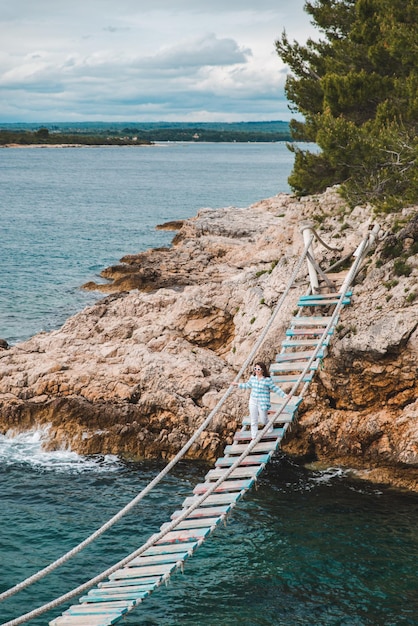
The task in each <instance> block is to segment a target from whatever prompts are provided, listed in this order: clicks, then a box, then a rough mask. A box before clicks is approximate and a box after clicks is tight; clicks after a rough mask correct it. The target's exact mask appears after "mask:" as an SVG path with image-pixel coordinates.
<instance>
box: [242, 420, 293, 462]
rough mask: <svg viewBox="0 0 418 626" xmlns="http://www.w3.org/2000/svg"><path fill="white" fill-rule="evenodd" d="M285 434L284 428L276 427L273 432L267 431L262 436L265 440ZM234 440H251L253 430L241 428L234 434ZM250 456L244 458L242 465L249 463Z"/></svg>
mask: <svg viewBox="0 0 418 626" xmlns="http://www.w3.org/2000/svg"><path fill="white" fill-rule="evenodd" d="M283 434H284V430H283V428H274V429H273V430H272V432H271V433H265V434H264V435H263V437H262V441H263V440H272V439H279V438H280V437H283ZM234 441H251V432H250V431H249V430H248V431H246V430H240V431H238V432H236V433H235V435H234ZM248 458H249V457H247V458H246V459H244V461H243V462H242V463H241V465H249V464H250V462H248V463H247V459H248Z"/></svg>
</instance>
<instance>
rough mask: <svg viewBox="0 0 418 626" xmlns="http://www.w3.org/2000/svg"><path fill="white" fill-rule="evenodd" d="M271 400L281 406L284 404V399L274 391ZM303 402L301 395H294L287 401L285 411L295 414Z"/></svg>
mask: <svg viewBox="0 0 418 626" xmlns="http://www.w3.org/2000/svg"><path fill="white" fill-rule="evenodd" d="M270 401H271V403H272V404H275V405H277V404H280V406H282V405H283V404H284V399H283V398H282V397H281V396H279V395H278V394H277V393H274V392H273V393H271V394H270ZM301 402H302V398H301V397H300V396H296V395H295V396H293V397H292V398H290V400H289V402H288V403H287V405H286V407H285V409H284V411H283V413H289V414H293V413H294V412H295V411H296V409H297V408H298V406H299V404H300V403H301Z"/></svg>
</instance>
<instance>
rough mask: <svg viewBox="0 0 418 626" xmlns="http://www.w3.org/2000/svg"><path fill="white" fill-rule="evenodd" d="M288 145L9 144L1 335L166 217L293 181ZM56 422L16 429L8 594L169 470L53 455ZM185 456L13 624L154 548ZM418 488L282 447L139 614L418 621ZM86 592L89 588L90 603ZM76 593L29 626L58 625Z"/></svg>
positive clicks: (69, 306)
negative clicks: (406, 488)
mask: <svg viewBox="0 0 418 626" xmlns="http://www.w3.org/2000/svg"><path fill="white" fill-rule="evenodd" d="M292 165H293V155H292V153H290V152H289V150H288V149H287V147H286V145H285V144H283V143H248V144H247V143H245V144H243V143H231V144H215V143H213V144H211V143H207V144H204V143H165V144H160V145H156V146H151V147H106V148H99V147H97V148H24V149H23V148H22V149H20V148H19V149H1V150H0V225H1V235H2V236H1V238H2V242H1V246H0V262H1V276H2V278H1V280H0V338H3V339H6V340H7V341H8V342H9V344H11V345H14V344H17V343H19V342H21V341H24V340H25V339H27V338H29V337H31V336H32V335H34V334H36V333H38V332H40V331H49V330H52V329H55V328H58V327H59V326H60V325H61V324H62V323H63V322H64V321H65V320H66V319H67V318H68V317H69V316H71V315H73V314H74V313H76V312H77V311H80V310H81V309H82V308H83V307H84V306H86V305H89V304H91V303H92V302H94V301H95V300H97V299H98V298H100V297H102V295H101V294H95V293H93V292H85V291H83V290H82V289H80V286H81V285H82V284H83V283H85V282H87V281H90V280H94V281H96V282H97V281H99V282H100V280H101V279H100V272H101V270H102V269H104V268H105V267H107V266H109V265H114V264H116V263H118V262H119V259H120V258H121V257H122V256H123V255H125V254H134V253H137V252H141V251H143V250H145V249H147V248H149V247H156V246H169V245H170V243H171V240H172V237H173V233H172V232H171V233H170V232H166V231H159V230H156V229H155V227H156V225H158V224H161V223H164V222H167V221H171V220H178V219H183V218H188V217H191V216H193V215H196V213H197V211H198V210H199V209H200V208H213V209H216V208H219V207H225V206H237V207H248V206H250V205H251V204H252V203H255V202H257V201H259V200H261V199H263V198H267V197H270V196H273V195H275V194H278V193H281V192H289V191H290V190H289V187H288V183H287V178H288V175H289V173H290V171H291V169H292ZM47 436H48V433H47V430H42V429H36V430H33V431H30V432H26V433H21V434H19V435H16V434H13V433H12V432H9V433H6V434H4V435H0V592H2V591H5V590H6V589H8V588H9V587H10V586H12V585H14V584H16V583H18V582H20V581H22V580H23V579H25V578H26V577H27V576H29V575H31V574H33V573H35V572H36V571H38V570H39V569H41V568H43V567H45V566H46V565H48V563H50V562H51V561H53V560H55V559H56V558H58V557H59V556H60V555H61V554H63V553H64V552H66V551H68V550H69V549H70V548H72V547H73V546H75V545H77V544H78V543H79V542H80V541H82V540H83V539H84V538H85V537H87V536H88V535H90V534H91V533H92V532H93V531H94V530H96V529H97V528H98V527H100V526H101V525H102V524H103V523H104V522H105V521H106V520H108V519H109V518H110V517H112V516H113V515H114V514H115V513H116V512H117V511H118V510H119V509H120V508H122V507H123V506H125V505H126V504H127V503H128V502H129V501H130V500H131V499H132V498H134V497H135V495H136V494H137V493H138V492H139V491H140V490H141V489H142V488H143V487H145V486H146V485H147V484H148V482H149V481H150V480H151V479H152V478H153V477H154V476H155V475H156V474H157V473H158V472H159V471H160V470H161V469H162V468H163V465H162V464H161V463H159V462H136V463H134V462H131V461H129V460H127V459H123V458H118V457H115V456H111V455H95V456H88V457H84V456H80V455H77V454H76V453H74V452H73V451H71V450H60V451H55V452H47V451H45V450H44V448H43V442H44V441H45V439H46V438H47ZM207 470H208V466H206V465H205V464H202V463H197V462H187V463H186V462H181V463H179V464H178V465H177V466H176V467H175V468H174V469H173V470H172V472H171V473H170V474H169V476H168V477H167V478H166V479H165V480H164V481H163V482H162V483H161V484H160V485H159V486H158V487H157V488H156V489H155V490H153V491H152V492H151V494H150V495H149V496H147V497H146V498H145V499H144V500H143V501H141V503H140V504H139V505H138V506H137V507H135V508H134V509H133V510H132V511H131V512H130V513H128V514H127V515H126V516H125V517H124V518H123V519H122V520H121V521H120V522H119V523H118V524H116V525H115V526H114V527H113V528H112V529H110V530H109V531H108V532H107V533H106V534H104V535H103V536H102V537H100V538H99V539H98V540H97V541H96V542H94V544H92V545H91V546H89V547H88V548H86V549H85V550H84V551H83V552H81V554H79V555H77V556H76V557H74V558H73V559H72V560H70V561H69V562H68V563H66V564H65V565H64V566H62V567H61V568H59V569H58V570H56V571H55V572H53V573H51V574H50V575H49V576H47V577H46V578H44V579H43V580H41V581H39V582H37V583H36V584H34V585H33V586H31V587H29V588H27V589H25V590H23V591H21V592H20V593H19V594H17V595H15V596H13V597H11V598H9V599H7V600H5V601H4V602H2V603H0V624H4V623H6V622H7V621H10V620H12V619H14V618H17V617H19V616H21V615H24V614H25V613H27V612H29V611H31V610H33V609H35V608H36V607H38V606H41V605H43V604H44V603H46V602H49V601H51V600H53V599H54V598H56V597H58V596H60V595H62V594H64V593H66V592H68V591H70V590H71V589H73V588H74V587H76V586H78V585H80V584H82V583H83V582H85V581H86V580H88V579H90V578H92V577H93V576H95V575H96V574H98V573H100V572H101V571H103V570H105V569H107V568H108V567H110V566H111V565H112V564H113V563H115V562H117V561H119V560H120V559H122V558H123V557H124V556H126V555H127V554H129V553H131V552H132V551H134V550H135V549H136V548H137V547H139V546H140V545H142V543H144V542H145V541H146V540H147V539H148V537H149V535H150V534H152V533H154V532H156V531H157V530H158V529H159V527H160V525H161V524H162V523H163V522H166V521H168V520H169V519H170V515H171V513H172V512H173V511H174V510H176V509H177V508H179V507H180V506H181V503H182V501H183V499H184V498H185V497H186V496H188V495H190V494H191V491H192V489H193V487H194V485H195V484H196V483H198V482H202V480H203V477H204V475H205V473H206V472H207ZM417 521H418V495H416V494H411V493H407V492H402V491H399V490H395V489H390V488H388V487H384V486H377V485H373V484H372V483H368V482H367V481H361V480H359V479H358V478H357V477H356V476H355V474H354V473H353V472H351V471H350V469H349V468H340V467H325V466H318V465H317V464H315V463H298V462H296V461H295V460H292V459H290V458H288V457H287V456H286V455H284V454H279V455H278V456H277V458H275V459H274V460H273V461H272V462H271V463H270V464H269V466H268V467H267V469H266V470H265V472H264V473H263V474H262V476H261V478H260V479H259V481H258V487H257V489H254V490H252V491H251V492H250V493H249V494H247V496H246V497H245V499H243V500H242V501H241V502H240V503H239V505H238V506H237V507H236V509H235V510H234V512H233V513H232V515H231V516H230V518H229V519H228V523H227V525H226V526H225V527H223V526H222V527H219V528H218V529H217V530H216V531H215V532H214V533H213V535H212V536H211V537H210V538H209V539H208V540H207V541H206V542H205V544H203V546H202V547H200V548H199V550H198V551H197V552H196V554H195V556H194V557H193V558H192V559H189V560H188V562H186V565H185V568H184V572H183V573H180V572H178V573H176V574H175V575H174V576H172V578H171V581H170V584H169V585H168V586H164V587H162V588H160V589H159V590H157V591H156V592H155V593H154V594H153V595H152V596H151V597H150V598H148V599H147V600H146V601H145V602H144V603H143V605H142V606H140V607H139V608H137V609H136V610H135V611H133V612H132V613H131V614H129V615H128V617H126V618H125V620H124V621H123V624H125V625H126V626H196V625H199V626H285V625H286V626H407V625H408V626H418V571H417V570H418V565H417V563H418V559H417V556H418V524H417ZM73 602H74V601H73ZM69 604H70V603H66V604H64V605H62V606H60V607H59V608H56V609H54V610H53V611H50V612H49V613H46V614H44V615H42V616H40V617H37V618H36V619H33V620H31V621H30V622H27V623H29V624H32V625H33V626H44V625H46V624H48V622H49V621H50V620H51V619H53V618H54V617H56V616H57V615H59V614H60V613H61V612H62V611H63V610H65V608H67V606H68V605H69Z"/></svg>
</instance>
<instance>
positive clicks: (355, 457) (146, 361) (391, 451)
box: [0, 189, 418, 491]
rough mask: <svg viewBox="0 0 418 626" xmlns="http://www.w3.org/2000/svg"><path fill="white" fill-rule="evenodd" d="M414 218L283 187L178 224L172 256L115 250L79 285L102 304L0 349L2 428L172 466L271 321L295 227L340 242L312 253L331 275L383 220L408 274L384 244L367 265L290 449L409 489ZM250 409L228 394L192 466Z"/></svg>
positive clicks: (297, 241)
mask: <svg viewBox="0 0 418 626" xmlns="http://www.w3.org/2000/svg"><path fill="white" fill-rule="evenodd" d="M416 216H417V207H411V208H408V209H404V210H403V211H402V212H401V213H398V214H396V215H393V216H385V215H383V216H379V217H376V216H373V214H372V211H371V209H370V208H369V207H357V208H356V209H354V210H353V211H351V210H349V208H348V207H347V206H346V205H345V204H344V202H343V201H342V200H341V198H340V197H339V195H338V193H337V191H336V190H335V189H329V190H328V191H327V192H325V193H324V194H322V195H319V196H311V197H307V198H302V199H300V200H298V199H297V198H295V197H293V196H291V195H287V194H280V195H278V196H275V197H273V198H269V199H266V200H263V201H261V202H259V203H257V204H255V205H252V206H251V207H249V208H245V209H241V208H235V207H229V208H225V209H219V210H212V209H202V210H201V211H199V213H198V214H197V216H196V217H194V218H192V219H189V220H185V221H180V222H178V223H175V224H171V225H170V224H167V225H162V226H161V227H163V228H167V229H173V230H175V231H176V235H175V236H174V239H173V243H172V246H171V247H169V248H159V249H158V248H157V249H152V250H148V251H146V252H143V253H140V254H136V255H135V254H132V255H128V256H126V257H124V258H123V259H121V262H120V264H119V265H117V266H114V267H110V268H107V269H105V270H104V271H103V273H102V277H103V278H105V279H106V280H107V282H106V283H105V284H95V283H89V284H86V285H84V287H85V288H86V289H98V290H100V291H102V292H105V293H106V294H108V295H107V296H106V297H104V298H103V299H102V300H100V301H99V302H97V303H96V304H94V305H93V306H90V307H88V308H86V309H85V310H83V311H81V312H80V313H79V314H77V315H75V316H73V317H71V318H70V319H68V320H67V322H66V323H65V324H64V325H63V326H62V327H61V328H60V329H58V330H55V331H52V332H49V333H40V334H38V335H36V336H34V337H32V338H31V339H30V340H28V341H25V342H22V343H20V344H17V345H16V346H12V347H10V348H9V349H3V350H0V407H1V411H0V432H2V433H6V432H12V433H17V432H21V431H25V430H29V429H31V428H35V427H45V426H48V443H47V445H48V446H49V448H50V449H58V448H62V447H69V448H71V449H73V450H75V451H77V452H79V453H82V454H93V453H113V454H120V455H125V456H127V457H130V458H135V459H145V458H162V459H169V458H171V457H172V456H173V455H174V454H175V453H176V452H177V451H178V450H179V449H180V448H181V446H182V445H183V444H184V443H185V442H186V441H187V439H188V438H189V437H190V435H191V434H192V433H193V432H194V431H195V429H196V428H197V426H198V425H199V424H200V423H201V422H202V420H203V419H204V418H205V417H206V416H207V414H208V412H209V411H210V410H211V409H212V408H213V407H214V406H215V405H216V403H217V402H218V400H219V399H220V397H221V396H222V395H223V393H224V392H225V390H226V389H227V388H228V386H229V383H230V382H231V380H232V379H233V377H234V376H235V373H236V371H237V370H238V369H239V367H240V365H241V363H242V362H243V361H244V359H245V358H246V356H247V354H248V353H249V351H250V349H251V347H252V345H253V344H254V342H255V341H256V338H257V336H258V334H259V332H260V331H261V329H262V328H263V327H264V325H265V324H266V322H267V321H268V319H269V317H270V315H271V310H272V307H273V306H274V305H275V303H276V302H277V300H278V298H279V297H280V295H281V293H282V292H283V289H284V286H285V285H286V283H287V280H288V277H289V275H290V273H291V271H292V269H293V265H294V263H295V261H296V259H297V258H298V257H299V255H300V253H301V251H302V248H303V241H302V236H301V233H300V226H301V223H302V222H303V221H306V220H310V221H314V223H315V224H316V225H317V229H318V231H319V232H320V234H321V236H322V238H323V239H324V240H326V241H327V242H328V243H330V244H331V245H332V246H334V247H335V246H337V245H339V246H340V247H341V251H340V252H339V253H338V255H336V253H335V252H330V251H329V250H326V249H321V248H319V247H318V249H316V255H317V260H318V261H320V262H321V263H322V264H323V265H324V266H326V265H330V264H332V263H333V262H335V261H337V260H338V258H343V257H344V256H345V255H346V254H348V253H349V252H352V251H353V250H354V249H355V248H356V246H357V244H358V243H359V241H360V240H361V239H362V238H363V237H364V236H365V234H366V232H367V230H368V229H369V228H370V226H371V224H372V223H380V224H381V226H382V229H383V230H384V231H386V232H387V233H389V234H390V233H392V234H390V236H391V237H392V238H393V239H394V242H395V243H396V245H397V246H398V248H399V247H401V248H402V249H405V250H408V249H409V250H410V251H411V252H412V253H413V254H410V256H409V258H408V263H409V266H410V270H411V271H410V273H409V275H406V273H405V274H401V275H399V274H398V273H396V272H395V269H396V268H395V259H393V258H388V257H387V255H386V256H385V254H384V246H385V245H386V244H385V242H382V243H380V244H378V245H377V247H376V249H375V250H374V251H373V252H372V254H371V255H370V256H369V258H368V261H367V263H366V264H365V266H364V268H363V270H362V272H361V273H360V275H359V277H358V279H357V281H356V285H355V287H354V292H353V305H352V306H351V307H347V308H346V309H344V310H343V312H342V316H341V320H340V324H339V326H338V328H337V332H336V334H335V337H334V339H333V341H332V343H331V348H330V352H329V355H328V356H327V358H326V359H325V361H324V366H323V368H322V369H321V370H320V371H319V372H318V374H317V376H316V378H315V381H314V383H313V384H312V385H311V387H310V390H309V394H308V395H307V397H306V398H305V400H304V402H303V404H302V405H301V407H300V419H299V422H298V425H297V427H295V428H294V429H293V430H292V432H291V433H290V435H289V436H288V437H287V440H286V442H285V443H284V446H283V449H284V451H285V452H286V453H287V454H290V455H294V456H295V457H297V458H298V459H300V460H306V461H308V460H309V461H315V462H320V463H325V464H340V465H342V466H344V467H348V468H352V469H353V470H355V471H356V472H357V474H358V475H359V476H361V477H364V478H366V479H367V480H371V481H375V482H378V483H379V482H380V483H385V484H390V485H393V486H394V487H397V488H405V489H410V490H412V491H418V400H417V391H418V382H417V368H418V331H417V328H418V316H417V313H418V294H416V289H417V288H416V284H417V277H418V256H417V254H416V253H415V252H416V248H417V246H416V245H415V244H416V243H417V241H418V224H417V222H418V220H417V219H416ZM411 220H412V221H411ZM408 222H409V225H408V226H406V224H408ZM399 225H400V226H399ZM395 226H397V228H395ZM395 243H394V245H395ZM306 288H307V280H305V279H304V278H303V277H301V279H300V280H299V282H298V285H297V287H296V288H295V289H293V290H292V292H291V294H290V296H289V297H288V298H287V301H286V303H285V305H284V307H283V308H282V309H281V312H280V315H279V316H278V318H277V319H276V321H275V324H274V328H273V329H272V332H271V333H270V335H269V337H268V338H267V340H266V341H265V343H264V344H263V346H262V348H261V351H260V354H259V356H260V358H262V359H265V360H268V361H272V360H273V359H274V357H275V354H276V352H277V351H278V348H279V346H280V341H281V339H282V338H283V334H284V330H285V328H286V327H287V323H288V320H289V318H290V317H291V316H292V315H293V312H294V310H295V308H296V302H297V299H298V297H299V295H300V294H301V293H304V292H306ZM246 404H247V400H246V396H245V394H243V393H234V394H232V395H231V396H230V398H229V399H228V401H227V402H226V404H225V405H224V406H223V408H222V411H221V412H220V413H219V414H218V415H217V416H216V417H215V419H214V421H213V424H212V425H211V427H210V428H208V430H207V431H205V432H204V433H203V435H202V437H201V440H200V441H199V442H198V443H196V444H195V445H194V446H193V447H192V448H191V449H190V451H189V454H188V457H189V458H191V459H202V460H206V461H213V460H214V459H215V458H216V456H217V455H218V454H219V453H220V452H221V450H222V449H223V447H224V445H225V442H229V441H230V440H231V438H232V435H233V433H234V431H235V430H236V428H237V426H238V424H239V422H240V419H241V416H242V415H243V414H245V413H246Z"/></svg>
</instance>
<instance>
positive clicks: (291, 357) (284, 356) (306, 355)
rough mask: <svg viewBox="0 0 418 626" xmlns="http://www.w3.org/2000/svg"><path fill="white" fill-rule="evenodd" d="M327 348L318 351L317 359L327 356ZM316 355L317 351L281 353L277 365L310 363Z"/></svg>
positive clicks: (277, 357) (278, 355)
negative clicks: (298, 362)
mask: <svg viewBox="0 0 418 626" xmlns="http://www.w3.org/2000/svg"><path fill="white" fill-rule="evenodd" d="M326 351H327V349H326V348H321V349H320V350H318V352H317V354H316V358H318V359H322V358H324V356H325V355H326ZM314 354H315V350H309V351H302V350H298V351H296V352H281V353H280V354H277V355H276V363H287V362H289V361H302V360H304V359H305V360H306V361H309V359H310V358H312V356H313V355H314Z"/></svg>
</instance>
